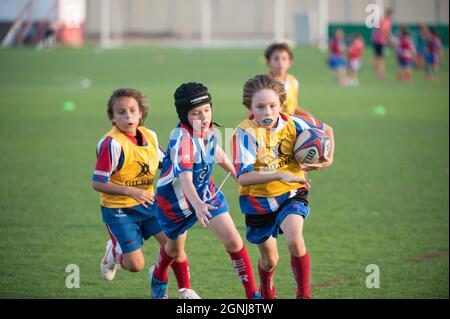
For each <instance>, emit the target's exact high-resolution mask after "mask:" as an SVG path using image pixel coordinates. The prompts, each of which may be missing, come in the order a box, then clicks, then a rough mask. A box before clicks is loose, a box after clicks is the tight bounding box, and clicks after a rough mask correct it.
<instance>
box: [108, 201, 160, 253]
mask: <svg viewBox="0 0 450 319" xmlns="http://www.w3.org/2000/svg"><path fill="white" fill-rule="evenodd" d="M153 206H156V205H153ZM155 208H156V207H155ZM101 210H102V215H103V222H104V223H105V224H106V228H107V229H108V232H109V236H110V237H111V240H112V241H113V242H117V243H118V244H119V247H120V249H121V250H122V253H124V254H127V253H131V252H133V251H135V250H137V249H139V248H141V247H142V244H143V243H144V240H147V239H149V238H150V237H151V236H153V235H156V234H158V233H159V232H161V231H162V227H161V225H160V224H159V221H158V219H157V218H156V216H155V215H153V216H148V215H144V214H142V213H140V212H139V211H137V210H135V209H133V208H107V207H104V206H101Z"/></svg>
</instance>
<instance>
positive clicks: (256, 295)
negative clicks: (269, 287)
mask: <svg viewBox="0 0 450 319" xmlns="http://www.w3.org/2000/svg"><path fill="white" fill-rule="evenodd" d="M250 299H262V298H261V294H260V293H259V291H255V294H254V295H253V297H252V298H250Z"/></svg>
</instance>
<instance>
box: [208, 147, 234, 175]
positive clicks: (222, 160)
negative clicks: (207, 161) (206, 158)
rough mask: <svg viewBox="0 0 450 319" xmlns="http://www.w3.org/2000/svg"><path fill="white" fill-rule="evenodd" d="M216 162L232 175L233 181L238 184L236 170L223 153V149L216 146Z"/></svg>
mask: <svg viewBox="0 0 450 319" xmlns="http://www.w3.org/2000/svg"><path fill="white" fill-rule="evenodd" d="M214 161H215V162H216V163H217V164H218V165H219V166H220V167H222V168H223V169H224V170H225V171H226V172H227V173H230V174H231V176H232V177H233V179H234V180H235V181H236V183H237V181H238V180H237V177H236V170H235V168H234V166H233V164H232V163H231V161H230V159H229V158H228V156H227V154H226V153H225V152H224V151H223V149H222V147H220V146H219V145H217V146H216V153H215V154H214Z"/></svg>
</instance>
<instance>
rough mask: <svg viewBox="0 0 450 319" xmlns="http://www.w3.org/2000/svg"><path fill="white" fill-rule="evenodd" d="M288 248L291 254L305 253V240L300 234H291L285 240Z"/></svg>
mask: <svg viewBox="0 0 450 319" xmlns="http://www.w3.org/2000/svg"><path fill="white" fill-rule="evenodd" d="M286 244H287V246H288V250H289V252H290V253H291V255H293V256H303V255H304V254H306V246H305V240H304V239H303V236H302V235H297V236H292V237H291V238H288V239H287V240H286Z"/></svg>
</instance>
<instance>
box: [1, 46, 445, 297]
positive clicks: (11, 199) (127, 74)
mask: <svg viewBox="0 0 450 319" xmlns="http://www.w3.org/2000/svg"><path fill="white" fill-rule="evenodd" d="M294 54H295V56H296V58H295V60H294V66H293V68H292V72H291V73H293V74H294V75H296V76H297V77H298V79H299V81H300V86H301V88H300V91H301V92H300V105H301V106H302V107H304V108H305V109H306V110H308V111H309V112H311V113H312V114H314V115H315V116H316V117H317V118H319V119H322V120H323V121H325V122H326V123H328V124H330V125H332V126H333V128H334V131H335V138H336V152H335V162H334V164H333V166H332V167H331V168H329V169H327V170H323V171H320V172H314V173H311V174H310V176H311V178H312V179H313V186H312V190H311V193H310V204H311V209H312V213H311V215H310V217H309V218H308V219H307V221H306V223H305V228H304V236H305V239H306V244H307V247H308V249H309V252H310V255H311V262H312V274H311V276H312V278H311V279H312V285H313V296H314V297H315V298H448V297H449V293H448V284H449V277H448V276H449V258H448V245H449V235H448V234H449V227H448V226H449V201H448V199H449V196H448V180H449V148H448V142H449V138H448V133H449V120H448V115H449V106H448V105H449V91H448V84H449V83H448V82H449V81H448V51H446V53H445V57H444V58H443V61H442V67H441V80H440V82H439V83H437V84H436V83H430V82H425V80H424V79H423V76H422V74H421V73H420V72H418V71H416V72H415V73H414V83H412V84H401V83H398V82H397V81H396V80H395V75H394V73H395V65H394V58H393V56H392V55H391V56H389V57H388V58H387V60H388V69H389V71H388V72H389V75H388V76H389V78H388V80H386V81H384V82H378V81H376V80H375V79H374V74H373V67H372V52H371V51H370V50H367V51H366V53H365V57H364V66H363V70H362V72H361V75H360V82H361V85H360V86H359V87H357V88H341V87H338V86H337V85H336V83H334V82H333V81H332V80H331V78H330V74H329V73H328V70H327V68H326V66H325V64H324V59H325V56H324V54H323V53H321V52H319V51H317V50H316V49H312V48H297V49H295V50H294ZM261 56H262V50H260V49H245V50H244V49H240V50H237V49H236V50H225V49H213V50H191V49H173V48H156V47H153V48H144V47H136V48H125V49H120V50H109V51H98V50H97V49H96V48H95V47H86V48H84V49H64V48H58V49H54V50H50V51H41V52H37V51H35V50H32V49H23V50H9V49H8V50H0V70H1V72H0V133H1V137H2V142H1V144H0V145H1V157H0V167H1V171H2V172H1V179H0V298H148V297H149V289H148V283H147V277H146V272H141V273H137V274H135V273H127V272H125V271H123V270H122V271H119V273H118V274H117V276H116V279H115V280H114V281H113V282H112V283H110V282H105V281H104V280H103V279H102V278H101V277H100V273H99V262H100V259H101V257H102V256H103V253H104V245H105V242H106V240H107V238H108V236H107V233H106V230H105V227H104V226H103V224H102V221H101V215H100V210H99V202H98V194H97V193H95V192H94V191H93V190H92V189H91V186H90V184H91V174H92V170H93V167H94V164H95V147H96V144H97V142H98V140H99V138H100V137H101V136H102V135H103V134H104V133H105V132H106V131H107V130H108V129H109V128H110V123H109V121H108V119H107V116H106V108H105V104H106V100H107V98H108V97H109V94H110V93H111V91H112V90H113V89H115V88H118V87H134V88H137V89H139V90H141V91H142V92H143V93H145V94H146V95H147V96H148V97H149V102H150V105H151V113H150V115H149V118H148V119H147V122H146V126H148V127H150V128H151V129H153V130H155V131H156V132H157V133H158V136H159V139H160V142H161V143H162V144H163V145H164V146H165V145H166V143H167V140H168V137H169V134H170V131H171V129H172V128H173V127H174V126H175V125H176V122H177V117H176V113H175V108H174V106H173V101H172V96H173V91H174V90H175V88H176V87H177V86H178V85H179V84H181V83H182V82H184V81H201V82H203V83H205V84H206V85H207V86H208V87H209V89H210V90H211V92H212V95H213V100H214V106H213V108H214V115H215V120H217V121H218V122H219V123H221V124H222V125H223V126H224V127H234V126H235V125H236V124H237V123H238V122H239V121H240V120H241V119H242V118H243V117H244V116H245V114H246V112H245V109H244V107H243V106H242V105H241V89H242V84H243V82H244V81H245V80H246V79H248V78H250V77H251V76H253V75H255V74H258V73H263V72H266V68H265V65H264V61H263V60H262V58H261ZM87 79H88V80H87ZM89 84H90V86H89ZM65 101H72V102H74V103H75V105H76V108H75V109H74V110H72V111H70V110H65V109H64V108H63V103H64V102H65ZM377 105H382V106H384V109H385V110H386V113H385V115H377V114H375V113H374V112H373V108H374V107H375V106H377ZM214 175H215V179H216V181H217V182H218V183H219V182H220V180H221V179H222V177H223V176H224V173H223V172H222V171H219V170H216V171H215V173H214ZM224 192H225V194H226V195H227V197H228V202H229V204H230V208H231V213H232V216H233V218H234V220H235V223H236V225H237V226H238V229H239V231H240V233H241V235H242V236H243V237H244V236H245V227H244V219H243V216H242V214H241V213H240V210H239V205H238V195H237V191H236V188H235V186H234V185H233V183H232V182H231V181H229V182H228V183H227V184H226V186H225V187H224ZM278 243H279V251H280V262H279V265H278V267H277V271H276V274H275V284H276V288H277V292H278V297H279V298H293V297H294V295H295V284H294V280H293V275H292V273H291V270H290V264H289V254H288V252H287V249H286V246H285V242H284V237H281V238H280V240H279V242H278ZM247 246H248V249H249V253H250V257H251V259H252V262H253V264H254V266H256V262H257V258H258V252H257V249H256V247H255V246H253V245H251V244H249V243H247ZM156 249H157V245H156V241H155V240H153V239H152V240H150V241H148V242H147V243H146V244H145V245H144V252H145V255H146V268H148V266H149V265H150V264H151V263H153V262H154V261H155V257H156ZM186 249H187V253H188V255H189V259H190V270H191V281H192V286H193V288H194V289H195V290H196V291H197V292H198V293H199V294H200V295H201V296H202V297H203V298H243V297H244V294H243V290H242V288H241V285H240V283H239V281H238V279H237V277H236V276H235V274H234V272H233V271H232V267H231V264H230V261H229V258H228V255H227V254H226V253H225V251H224V249H223V248H222V246H221V244H220V243H219V241H218V240H217V239H216V238H215V237H214V235H213V234H212V233H211V232H209V231H207V230H204V229H201V228H200V227H199V226H195V227H194V228H192V229H191V230H190V232H189V235H188V241H187V247H186ZM68 264H77V265H78V266H79V267H80V274H81V279H80V288H79V289H68V288H66V286H65V280H66V276H67V275H68V273H66V272H65V269H66V266H67V265H68ZM369 264H376V265H378V266H379V269H380V288H378V289H368V288H366V285H365V281H366V277H367V275H369V274H368V273H366V272H365V270H366V266H367V265H369ZM254 271H255V273H257V270H256V268H255V267H254ZM169 281H170V285H169V289H170V295H171V297H176V296H177V295H176V292H175V288H176V284H175V278H174V276H173V274H172V273H171V274H170V279H169Z"/></svg>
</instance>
